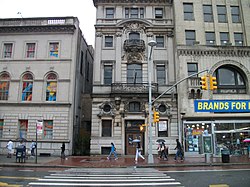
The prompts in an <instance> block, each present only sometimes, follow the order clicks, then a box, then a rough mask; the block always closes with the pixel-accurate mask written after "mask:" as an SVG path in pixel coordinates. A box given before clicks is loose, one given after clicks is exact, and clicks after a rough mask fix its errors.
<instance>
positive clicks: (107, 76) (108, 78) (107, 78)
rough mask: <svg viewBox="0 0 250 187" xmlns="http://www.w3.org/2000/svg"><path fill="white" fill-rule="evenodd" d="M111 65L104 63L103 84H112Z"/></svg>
mask: <svg viewBox="0 0 250 187" xmlns="http://www.w3.org/2000/svg"><path fill="white" fill-rule="evenodd" d="M112 72H113V67H112V65H104V84H105V85H111V84H112V74H113V73H112Z"/></svg>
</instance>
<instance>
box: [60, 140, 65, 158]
mask: <svg viewBox="0 0 250 187" xmlns="http://www.w3.org/2000/svg"><path fill="white" fill-rule="evenodd" d="M64 152H65V143H64V142H63V143H62V147H61V158H62V159H65V153H64Z"/></svg>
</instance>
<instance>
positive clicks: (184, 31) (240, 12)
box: [174, 0, 250, 155]
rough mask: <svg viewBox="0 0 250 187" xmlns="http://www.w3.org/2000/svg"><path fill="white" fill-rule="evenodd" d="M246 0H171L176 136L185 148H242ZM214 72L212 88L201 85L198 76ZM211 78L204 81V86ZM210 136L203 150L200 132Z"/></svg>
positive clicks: (248, 25)
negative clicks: (176, 100) (174, 57)
mask: <svg viewBox="0 0 250 187" xmlns="http://www.w3.org/2000/svg"><path fill="white" fill-rule="evenodd" d="M249 5H250V1H249V0H244V1H238V0H230V1H224V0H179V1H174V9H175V31H176V32H175V38H176V44H177V45H176V49H175V56H176V70H177V71H176V75H177V79H178V80H181V79H183V78H185V77H187V76H189V75H191V74H194V73H199V72H201V71H203V70H207V72H203V73H201V74H198V75H196V76H193V77H191V78H189V79H187V80H186V81H184V82H183V83H181V84H179V85H178V89H177V92H178V113H179V114H181V115H179V116H180V118H179V122H180V123H181V125H180V126H182V128H181V130H182V132H180V137H181V138H182V142H183V144H184V146H185V151H186V152H187V154H188V153H189V154H198V153H200V152H203V151H208V150H209V151H208V152H209V153H214V154H217V155H219V154H220V150H221V149H223V148H226V147H227V148H229V149H230V152H231V154H240V153H242V147H243V146H244V145H243V143H242V140H243V139H244V138H246V137H249V136H250V134H249V133H250V118H249V112H250V110H249V109H250V108H249V106H250V105H249V102H250V100H249V99H250V95H249V94H250V90H249V88H250V83H249V81H250V74H249V73H250V64H249V59H250V47H249V43H250V35H249V32H250V30H249V29H250V14H249ZM207 74H208V75H211V76H214V77H216V78H217V87H218V88H217V89H216V90H210V89H208V90H201V88H200V77H201V76H206V75H207ZM210 85H211V82H210V83H208V87H209V86H210ZM204 134H205V135H208V136H211V140H212V141H210V142H208V143H209V146H208V147H207V148H209V149H208V150H207V149H206V146H205V144H202V140H203V139H202V136H203V135H204Z"/></svg>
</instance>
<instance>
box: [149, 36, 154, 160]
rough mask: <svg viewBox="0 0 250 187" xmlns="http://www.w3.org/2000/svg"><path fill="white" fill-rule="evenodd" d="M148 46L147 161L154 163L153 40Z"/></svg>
mask: <svg viewBox="0 0 250 187" xmlns="http://www.w3.org/2000/svg"><path fill="white" fill-rule="evenodd" d="M148 45H149V46H150V47H149V48H148V113H149V117H148V127H149V129H148V130H149V137H148V138H149V149H148V163H149V164H152V163H154V158H153V153H152V85H151V71H152V62H151V60H152V59H151V55H152V50H153V47H154V46H155V45H156V42H155V41H153V40H152V41H150V42H149V43H148Z"/></svg>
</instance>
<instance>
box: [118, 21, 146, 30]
mask: <svg viewBox="0 0 250 187" xmlns="http://www.w3.org/2000/svg"><path fill="white" fill-rule="evenodd" d="M123 30H124V31H125V33H128V32H140V33H145V30H146V27H145V26H144V24H142V23H137V22H133V23H127V24H125V25H124V28H123Z"/></svg>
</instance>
